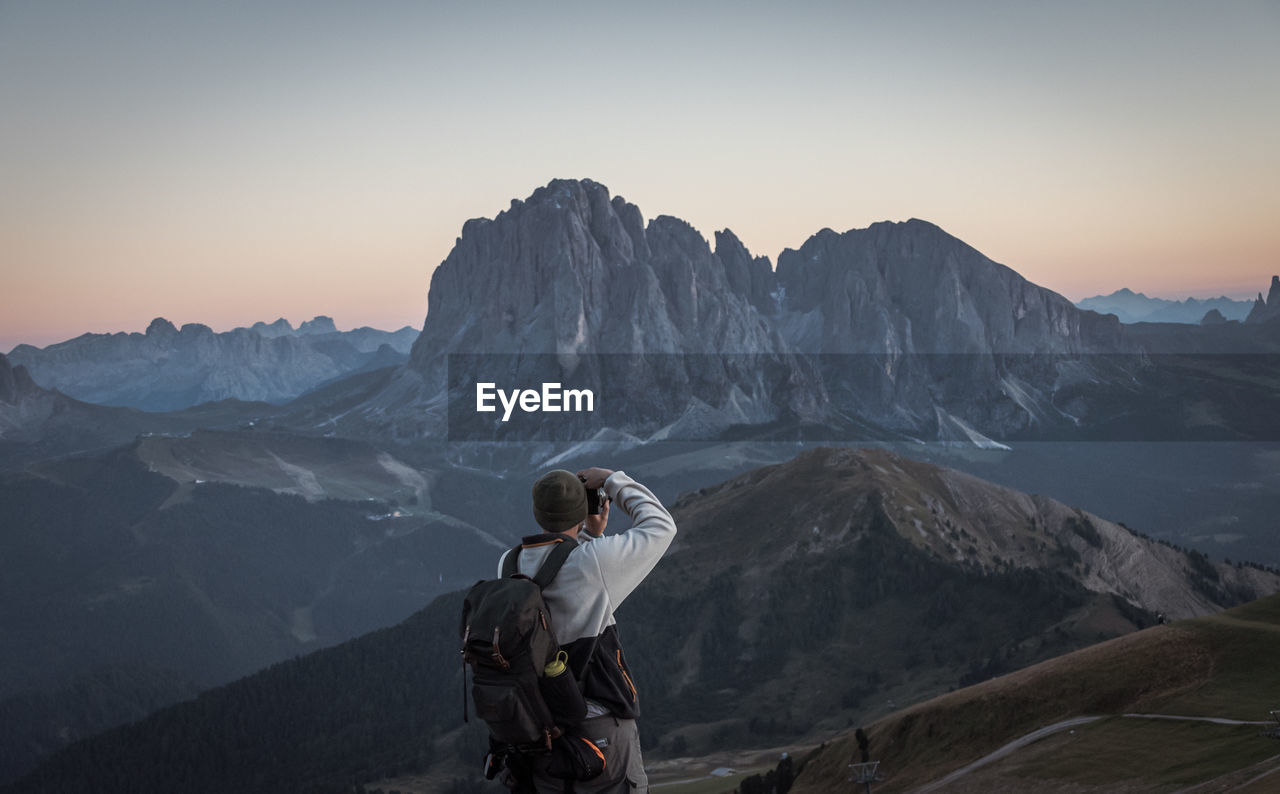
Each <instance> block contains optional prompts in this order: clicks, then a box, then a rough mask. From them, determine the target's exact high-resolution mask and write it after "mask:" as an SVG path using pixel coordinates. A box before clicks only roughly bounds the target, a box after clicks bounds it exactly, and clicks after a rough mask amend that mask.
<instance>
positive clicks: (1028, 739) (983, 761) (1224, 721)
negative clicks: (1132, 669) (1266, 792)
mask: <svg viewBox="0 0 1280 794" xmlns="http://www.w3.org/2000/svg"><path fill="white" fill-rule="evenodd" d="M1121 716H1122V717H1128V718H1131V719H1145V720H1183V721H1191V722H1213V723H1217V724H1218V725H1275V722H1274V721H1270V720H1262V721H1257V720H1233V719H1228V718H1226V717H1189V716H1185V715H1181V714H1122V715H1121ZM1100 719H1102V716H1091V717H1075V718H1073V719H1069V720H1063V721H1062V722H1055V723H1053V724H1052V725H1046V726H1045V727H1043V728H1040V729H1038V730H1034V731H1032V732H1031V733H1028V734H1027V735H1026V736H1022V737H1019V738H1017V739H1014V740H1013V741H1011V742H1009V743H1008V744H1006V745H1005V746H1003V747H1001V748H1000V749H999V750H996V751H995V752H993V753H989V754H987V755H984V756H983V757H981V758H979V759H978V760H977V761H974V762H973V763H971V764H969V765H967V766H964V767H961V768H960V769H957V770H956V771H954V772H952V773H951V774H949V775H947V776H946V777H943V778H939V779H938V780H935V781H933V782H932V783H927V784H925V785H924V786H921V787H920V788H918V789H915V792H916V794H926V792H930V791H938V790H940V789H942V788H943V787H945V786H947V785H950V784H951V783H953V782H955V781H956V780H957V779H959V778H961V777H964V776H965V775H967V774H969V773H970V772H972V771H974V770H975V769H981V768H982V767H984V766H986V765H987V764H990V763H992V762H995V761H999V760H1000V759H1001V758H1004V757H1006V756H1008V755H1012V754H1013V753H1015V752H1017V751H1018V750H1020V749H1022V748H1023V747H1026V746H1027V745H1029V744H1031V743H1033V742H1037V741H1039V740H1041V739H1043V738H1045V737H1046V736H1052V735H1053V734H1055V733H1059V732H1061V731H1065V730H1067V729H1068V728H1074V727H1075V726H1077V725H1085V724H1088V723H1090V722H1096V721H1098V720H1100ZM1277 759H1280V756H1277ZM1278 769H1280V767H1276V769H1271V770H1269V771H1267V772H1264V773H1263V774H1261V775H1259V776H1258V778H1255V780H1256V779H1259V778H1262V777H1266V776H1267V775H1269V774H1271V773H1272V772H1275V771H1277V770H1278ZM1250 782H1252V781H1250Z"/></svg>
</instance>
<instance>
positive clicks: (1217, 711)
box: [792, 596, 1280, 794]
mask: <svg viewBox="0 0 1280 794" xmlns="http://www.w3.org/2000/svg"><path fill="white" fill-rule="evenodd" d="M1277 652H1280V597H1277V596H1270V597H1267V598H1264V599H1261V600H1259V601H1256V602H1253V603H1250V604H1246V605H1244V606H1241V607H1237V608H1234V609H1231V610H1228V611H1226V612H1224V613H1221V614H1219V615H1214V616H1211V617H1204V618H1199V619H1196V620H1187V621H1181V622H1178V623H1173V624H1171V625H1167V626H1156V627H1151V628H1148V629H1146V630H1144V631H1140V632H1137V633H1134V634H1129V635H1127V636H1124V637H1120V638H1118V639H1114V640H1111V641H1109V642H1104V643H1102V644H1099V645H1096V646H1093V647H1090V648H1086V649H1083V650H1079V651H1076V652H1074V653H1071V654H1067V655H1065V656H1062V657H1060V658H1056V659H1051V660H1048V661H1045V662H1042V663H1040V664H1037V665H1034V666H1032V667H1029V668H1027V669H1024V670H1020V671H1018V672H1016V673H1011V674H1009V675H1005V676H1002V677H999V678H996V679H993V680H991V681H987V682H985V683H981V684H978V685H976V686H971V687H968V688H965V689H961V690H959V691H956V692H952V693H950V694H946V695H942V696H940V697H938V698H935V699H932V700H929V701H926V702H924V703H919V704H916V705H914V706H911V707H909V708H906V709H904V710H902V711H899V712H897V713H894V714H892V715H890V716H888V717H885V718H883V719H881V720H878V721H876V722H874V723H871V724H870V725H868V726H867V727H866V729H865V730H866V734H867V737H868V749H869V751H870V756H871V758H872V759H878V760H880V766H879V769H878V771H879V773H880V774H881V776H882V777H883V781H882V782H880V783H877V784H876V787H875V789H876V791H883V792H900V791H921V792H924V791H934V790H937V791H959V792H968V791H974V792H977V791H1060V790H1061V791H1068V790H1069V791H1084V790H1089V791H1094V790H1101V791H1120V790H1123V791H1136V790H1142V791H1171V790H1175V789H1176V790H1196V791H1201V790H1203V791H1227V790H1231V791H1237V790H1243V791H1259V792H1261V791H1264V790H1267V791H1270V790H1274V788H1267V786H1268V785H1270V786H1272V787H1274V784H1273V783H1270V781H1269V780H1268V781H1266V782H1263V781H1262V780H1261V779H1262V778H1263V777H1264V776H1266V775H1267V773H1269V772H1274V771H1275V769H1276V759H1275V740H1274V739H1268V738H1264V737H1260V736H1259V733H1260V731H1261V730H1262V729H1263V728H1265V727H1266V723H1270V727H1271V728H1275V727H1276V724H1275V722H1274V721H1271V720H1268V719H1267V710H1268V708H1269V707H1270V706H1271V705H1273V704H1275V703H1276V702H1277V701H1278V700H1280V683H1278V682H1277V678H1276V676H1275V675H1274V671H1273V667H1274V665H1273V660H1274V658H1275V655H1276V653H1277ZM1153 714H1154V715H1163V718H1153V717H1151V716H1148V715H1153ZM1233 721H1234V722H1233ZM1037 732H1039V733H1038V735H1039V736H1040V739H1039V741H1037V742H1034V743H1032V742H1029V741H1021V742H1019V741H1018V740H1020V739H1022V738H1023V737H1031V736H1034V735H1037ZM1003 746H1008V750H1007V751H1006V752H1002V753H999V754H997V753H996V751H997V750H998V749H999V748H1001V747H1003ZM850 758H854V759H855V760H856V759H857V758H858V751H857V745H856V742H855V739H854V737H853V736H850V735H844V736H842V737H840V738H838V739H837V740H835V741H832V742H830V743H828V744H826V745H824V746H823V748H822V749H821V750H819V751H817V752H816V753H815V754H814V755H813V756H812V757H811V758H809V759H808V760H807V762H806V763H805V764H804V769H803V771H802V772H801V774H800V775H799V777H798V779H797V780H796V783H795V787H794V788H793V789H792V790H793V791H796V792H808V793H810V794H815V793H816V792H837V791H839V792H844V791H848V790H849V783H848V777H849V770H848V767H847V764H848V762H849V759H850ZM987 759H989V760H987ZM969 765H973V766H969ZM1249 783H1253V784H1254V787H1252V788H1250V787H1248V784H1249ZM926 784H927V785H926Z"/></svg>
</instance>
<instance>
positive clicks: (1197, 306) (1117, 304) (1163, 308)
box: [1076, 287, 1253, 325]
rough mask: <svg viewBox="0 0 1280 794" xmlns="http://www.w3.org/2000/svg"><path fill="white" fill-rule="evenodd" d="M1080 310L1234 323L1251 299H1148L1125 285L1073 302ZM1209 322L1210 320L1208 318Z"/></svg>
mask: <svg viewBox="0 0 1280 794" xmlns="http://www.w3.org/2000/svg"><path fill="white" fill-rule="evenodd" d="M1076 306H1079V307H1080V308H1081V309H1088V310H1089V311H1094V312H1097V313H1098V314H1114V315H1115V316H1116V317H1118V318H1119V320H1120V322H1122V323H1187V324H1191V325H1199V324H1200V323H1202V322H1204V321H1205V318H1206V316H1213V314H1212V313H1214V312H1217V316H1219V317H1221V318H1222V320H1225V321H1228V322H1230V321H1232V320H1235V321H1237V322H1241V321H1243V320H1244V319H1245V318H1246V317H1248V316H1249V310H1250V309H1252V308H1253V301H1244V300H1234V299H1232V298H1228V297H1226V296H1225V295H1224V296H1222V297H1218V298H1203V299H1196V298H1187V299H1185V300H1180V301H1175V300H1169V299H1167V298H1149V297H1147V296H1146V295H1144V294H1143V293H1141V292H1134V291H1133V290H1131V289H1129V288H1127V287H1126V288H1124V289H1119V290H1116V291H1115V292H1113V293H1111V294H1110V295H1095V296H1093V297H1092V298H1085V299H1084V300H1081V301H1077V302H1076ZM1210 322H1212V320H1210Z"/></svg>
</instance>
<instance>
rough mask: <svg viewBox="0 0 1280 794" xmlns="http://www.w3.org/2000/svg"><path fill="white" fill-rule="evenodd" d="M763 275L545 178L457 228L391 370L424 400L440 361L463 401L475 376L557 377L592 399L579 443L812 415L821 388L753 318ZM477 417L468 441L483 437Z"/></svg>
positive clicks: (676, 225)
mask: <svg viewBox="0 0 1280 794" xmlns="http://www.w3.org/2000/svg"><path fill="white" fill-rule="evenodd" d="M771 275H772V274H771V271H770V268H769V265H768V260H766V259H763V258H753V257H752V256H751V255H750V254H749V253H748V252H747V250H746V249H745V247H744V246H743V245H742V243H741V242H740V241H739V240H738V239H737V238H736V237H735V236H733V234H732V233H731V232H729V231H727V230H726V231H725V232H722V233H720V234H718V235H717V242H716V249H715V250H714V251H713V250H712V249H711V248H710V247H709V245H708V244H707V241H706V240H705V239H704V238H703V237H702V236H701V235H700V234H699V233H698V232H697V231H696V230H694V229H693V227H691V226H690V225H689V224H687V223H685V222H684V221H681V220H679V219H677V218H673V217H670V216H659V217H657V218H654V219H653V220H652V221H650V222H649V223H648V224H647V225H646V224H645V223H644V220H643V218H642V217H641V214H640V210H639V209H638V208H637V207H636V206H635V205H633V204H630V203H627V202H626V201H625V200H624V199H622V198H621V197H616V196H615V197H613V198H610V196H609V192H608V189H607V188H605V187H604V186H603V185H600V184H598V183H596V182H592V181H590V180H582V181H568V180H556V181H553V182H551V183H550V184H549V185H547V186H546V187H544V188H539V189H538V190H536V191H534V193H533V195H531V196H530V197H529V198H528V199H527V200H525V201H513V202H512V205H511V207H510V208H509V209H508V210H507V211H505V212H502V213H500V214H499V215H498V216H497V217H495V218H493V219H492V220H489V219H477V220H471V221H468V222H467V223H466V224H465V225H464V226H463V229H462V235H461V237H459V238H458V242H457V244H456V245H455V246H454V248H453V250H452V251H451V252H450V253H449V256H448V257H447V258H446V259H445V260H444V262H442V263H441V264H440V266H439V267H438V268H436V271H435V273H434V274H433V275H432V279H431V290H430V293H429V296H428V310H427V320H426V322H425V323H424V326H423V334H422V336H421V337H419V339H418V341H417V342H415V343H414V347H413V352H412V355H411V359H410V362H409V365H408V367H407V369H409V370H411V371H412V372H413V373H415V374H416V375H417V376H419V377H420V378H421V379H422V381H423V382H424V383H427V384H437V385H436V388H439V386H438V384H442V383H444V378H443V373H444V371H445V369H446V364H447V365H448V375H449V385H450V386H455V385H456V386H460V387H461V389H462V392H463V393H462V394H461V395H460V396H461V399H463V400H466V399H467V398H470V399H471V401H472V402H474V397H473V396H472V395H471V394H470V393H468V392H467V389H468V388H474V387H473V384H474V383H475V382H477V381H480V380H485V381H488V380H493V381H496V382H499V383H511V384H512V385H515V384H517V383H519V384H525V383H530V382H532V383H537V382H539V381H541V382H546V381H549V380H550V381H557V380H564V381H565V382H567V383H572V385H573V386H574V387H575V388H588V389H591V390H593V392H594V393H595V394H597V395H601V396H600V397H599V402H600V403H601V405H602V406H605V407H606V410H607V415H605V416H600V417H593V418H592V420H591V422H590V425H589V426H590V428H591V429H592V430H593V431H594V430H596V429H601V428H604V427H609V428H612V429H615V430H625V431H626V432H629V433H635V434H639V435H642V436H646V435H650V434H654V433H657V432H658V431H660V430H662V428H663V427H664V426H668V425H671V424H672V423H676V422H680V423H682V425H683V427H682V430H683V431H684V432H685V433H686V434H705V433H708V432H712V433H713V434H714V431H715V430H718V429H723V428H724V427H727V426H728V425H731V424H758V423H764V422H768V421H772V420H775V419H777V418H779V417H782V416H787V417H812V416H816V415H818V413H819V412H820V409H819V406H820V405H821V402H822V394H821V391H822V390H821V384H820V383H818V382H817V380H816V378H815V376H814V374H813V373H812V371H811V369H810V368H809V367H808V366H806V364H805V362H803V361H801V360H798V359H797V358H796V357H794V356H793V355H791V350H790V348H789V347H788V345H787V343H786V342H785V340H783V338H782V337H781V336H780V335H779V333H778V331H777V329H776V328H774V327H772V326H771V325H770V324H769V323H766V322H763V321H762V320H761V318H760V315H759V309H758V306H759V305H760V304H761V303H762V302H764V301H765V299H766V291H767V288H768V282H769V280H770V279H771ZM459 354H467V355H466V357H465V358H464V357H461V356H459ZM619 354H625V355H621V356H620V355H619ZM450 356H453V358H450ZM614 365H616V366H614ZM414 410H416V409H414ZM486 419H487V417H479V418H478V419H477V423H476V424H477V427H476V430H475V432H476V433H477V434H478V435H483V434H484V433H486V432H493V431H491V430H489V425H490V424H491V423H489V422H487V421H485V420H486ZM451 420H454V421H456V417H451ZM497 429H498V430H507V429H508V428H507V427H502V426H499V427H498V428H497ZM458 430H459V428H458V427H457V426H456V425H455V426H453V427H451V428H450V431H451V433H453V434H454V435H455V437H456V435H457V431H458ZM526 437H527V436H526Z"/></svg>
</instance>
